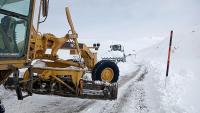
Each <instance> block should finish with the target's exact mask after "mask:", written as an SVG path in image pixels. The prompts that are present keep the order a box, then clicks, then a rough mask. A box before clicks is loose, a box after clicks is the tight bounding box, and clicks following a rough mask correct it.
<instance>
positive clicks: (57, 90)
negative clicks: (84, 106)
mask: <svg viewBox="0 0 200 113" xmlns="http://www.w3.org/2000/svg"><path fill="white" fill-rule="evenodd" d="M36 79H37V78H35V77H34V79H33V81H34V82H33V84H32V86H31V85H30V84H29V85H28V83H26V85H24V83H23V82H28V81H23V80H22V78H21V79H18V80H19V81H20V82H19V85H17V84H18V83H17V81H16V79H15V77H9V78H8V80H7V81H6V83H5V84H4V87H5V88H6V89H10V90H15V91H16V93H17V97H18V100H23V98H25V97H28V96H32V93H34V94H40V95H57V96H62V97H75V98H82V99H97V100H98V99H99V100H115V99H117V93H118V83H108V82H102V81H87V80H81V81H80V82H81V83H80V85H79V87H78V88H75V87H71V86H72V84H71V83H70V82H68V85H69V87H71V88H72V89H69V88H67V87H66V86H64V85H63V84H60V83H55V82H52V81H50V80H48V81H42V80H40V83H39V82H36ZM65 80H66V79H65ZM66 81H70V79H68V80H66ZM28 86H29V87H28ZM30 86H31V87H30ZM73 89H74V90H73ZM22 92H23V93H22ZM25 93H27V94H26V95H24V96H23V95H22V94H25Z"/></svg>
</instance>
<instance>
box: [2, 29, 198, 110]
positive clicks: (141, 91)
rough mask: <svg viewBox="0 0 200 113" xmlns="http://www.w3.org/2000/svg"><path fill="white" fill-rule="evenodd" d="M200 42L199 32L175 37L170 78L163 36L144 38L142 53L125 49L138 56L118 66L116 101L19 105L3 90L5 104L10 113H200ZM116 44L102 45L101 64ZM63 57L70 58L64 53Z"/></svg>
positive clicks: (38, 100) (49, 99)
mask: <svg viewBox="0 0 200 113" xmlns="http://www.w3.org/2000/svg"><path fill="white" fill-rule="evenodd" d="M199 36H200V29H198V27H197V28H194V29H190V30H187V31H186V32H184V34H182V33H177V34H176V31H175V32H174V37H173V44H172V54H171V64H170V69H169V76H168V78H166V77H165V73H166V63H167V52H168V44H169V36H163V37H164V38H162V40H160V38H159V41H158V38H156V37H155V38H152V37H151V38H144V40H143V42H144V43H146V46H143V47H142V46H140V45H141V44H140V43H134V44H135V46H134V47H133V46H130V45H133V44H132V43H131V44H129V45H126V46H125V48H124V49H125V52H126V53H127V54H128V53H130V54H132V52H133V51H132V50H136V51H137V54H136V56H134V55H131V56H128V57H127V62H125V63H121V62H120V63H118V66H119V69H120V78H119V94H118V99H117V100H113V101H109V100H90V99H78V98H71V97H60V96H45V95H37V94H34V95H33V96H32V97H28V98H25V99H24V100H23V101H20V100H17V97H16V94H15V92H13V91H9V90H6V89H4V87H1V89H0V96H1V99H2V103H3V104H4V106H5V108H6V113H74V112H80V113H94V112H95V113H118V112H119V113H199V112H200V107H199V104H200V98H199V95H200V90H199V86H200V82H199V80H200V76H198V74H199V73H200V70H199V69H198V68H199V67H200V53H199V52H198V49H199V48H200V44H199V43H200V37H199ZM145 39H146V40H145ZM85 42H88V41H85ZM111 42H112V41H108V42H104V43H101V47H100V50H99V51H98V53H99V57H98V60H100V58H101V57H102V56H103V55H104V54H105V51H107V48H106V47H108V48H109V45H110V44H113V42H112V43H111ZM155 42H156V43H155ZM90 43H92V42H90ZM117 43H119V42H117ZM121 43H122V42H121ZM123 44H126V43H123ZM137 44H138V45H137ZM141 47H142V48H141ZM66 54H67V52H66ZM59 56H60V58H63V59H64V57H65V55H63V52H60V53H59Z"/></svg>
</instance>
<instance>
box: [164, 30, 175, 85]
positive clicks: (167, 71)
mask: <svg viewBox="0 0 200 113" xmlns="http://www.w3.org/2000/svg"><path fill="white" fill-rule="evenodd" d="M172 37H173V31H171V33H170V41H169V50H168V58H167V70H166V79H165V86H166V80H167V77H168V74H169V65H170V57H171V46H172Z"/></svg>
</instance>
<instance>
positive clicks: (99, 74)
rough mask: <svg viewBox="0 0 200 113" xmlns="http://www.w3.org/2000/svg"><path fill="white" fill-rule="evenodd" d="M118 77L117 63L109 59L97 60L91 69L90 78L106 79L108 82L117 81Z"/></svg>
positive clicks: (94, 79)
mask: <svg viewBox="0 0 200 113" xmlns="http://www.w3.org/2000/svg"><path fill="white" fill-rule="evenodd" d="M118 78H119V68H118V66H117V64H115V63H114V62H112V61H110V60H102V61H100V62H98V63H97V64H96V65H95V67H94V68H93V70H92V80H93V81H96V80H100V81H107V82H110V83H114V82H117V81H118Z"/></svg>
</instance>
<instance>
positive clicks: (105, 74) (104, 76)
mask: <svg viewBox="0 0 200 113" xmlns="http://www.w3.org/2000/svg"><path fill="white" fill-rule="evenodd" d="M113 77H114V72H113V70H112V69H111V68H105V69H104V70H103V71H102V72H101V80H102V81H108V82H111V81H112V79H113Z"/></svg>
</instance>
